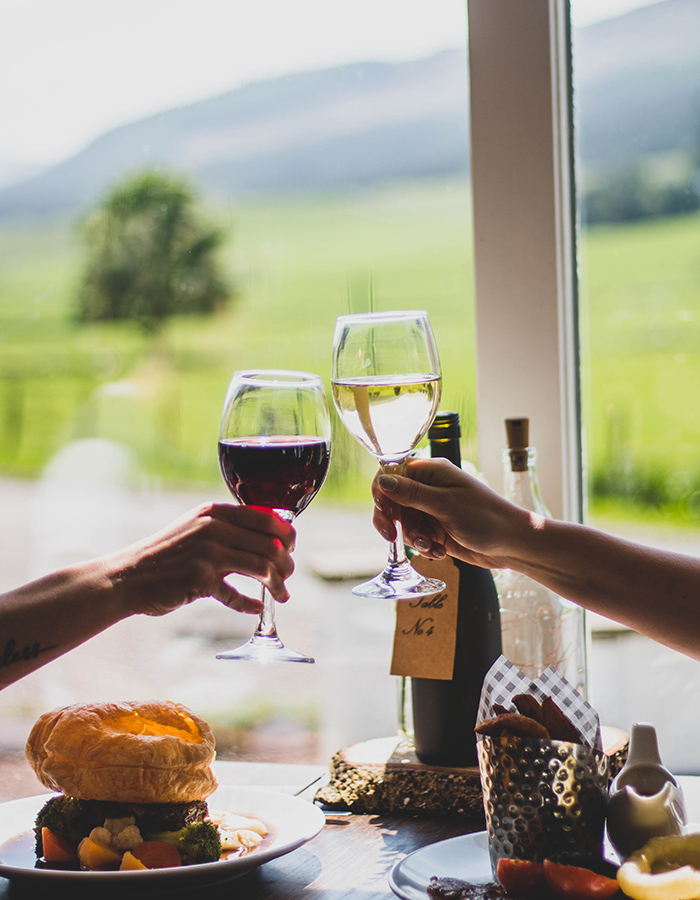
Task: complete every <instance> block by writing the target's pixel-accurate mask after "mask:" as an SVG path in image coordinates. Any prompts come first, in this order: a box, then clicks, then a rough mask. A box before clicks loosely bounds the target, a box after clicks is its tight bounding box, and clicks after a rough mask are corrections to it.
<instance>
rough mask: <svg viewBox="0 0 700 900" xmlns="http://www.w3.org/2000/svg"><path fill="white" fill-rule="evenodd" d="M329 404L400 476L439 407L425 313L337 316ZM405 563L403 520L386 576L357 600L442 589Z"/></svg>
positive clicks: (438, 380)
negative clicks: (407, 459)
mask: <svg viewBox="0 0 700 900" xmlns="http://www.w3.org/2000/svg"><path fill="white" fill-rule="evenodd" d="M331 381H332V386H333V401H334V403H335V408H336V409H337V411H338V415H339V416H340V419H341V421H342V423H343V425H344V426H345V427H346V428H347V430H348V431H349V432H350V434H351V435H352V436H353V437H354V438H355V439H356V440H357V441H359V443H360V444H362V446H363V447H365V448H366V449H367V450H368V451H369V452H370V453H371V454H372V456H374V457H375V458H376V459H377V460H378V462H379V465H380V467H381V468H382V470H383V471H384V472H387V473H394V474H399V475H400V474H401V472H402V471H403V467H404V464H405V462H406V458H407V457H408V456H409V454H410V453H411V451H412V450H413V449H414V448H415V447H416V445H417V444H418V442H419V441H420V440H421V439H422V438H423V437H424V436H425V434H426V433H427V431H428V429H429V428H430V425H431V423H432V421H433V419H434V418H435V413H436V412H437V410H438V406H439V404H440V393H441V389H442V374H441V370H440V358H439V356H438V351H437V345H436V343H435V337H434V336H433V331H432V328H431V327H430V321H429V319H428V314H427V313H426V312H423V311H415V310H405V311H398V312H386V313H364V314H361V315H353V316H340V318H339V319H338V321H337V324H336V329H335V337H334V341H333V365H332V376H331ZM444 587H445V585H444V584H443V582H441V581H438V580H437V579H434V578H424V577H423V576H422V575H420V574H419V573H418V572H416V571H415V569H414V568H413V567H412V566H411V564H410V563H409V561H408V559H407V557H406V551H405V549H404V545H403V534H402V530H401V523H400V522H396V540H395V541H394V542H393V543H392V546H391V549H390V551H389V559H388V561H387V564H386V567H385V569H384V571H383V572H381V573H380V574H379V575H377V576H376V578H373V579H371V580H370V581H368V582H366V583H364V584H360V585H357V586H356V587H354V588H353V593H354V594H357V595H358V596H360V597H376V598H382V599H383V598H389V599H396V600H401V599H409V598H411V597H422V596H426V595H427V594H434V593H437V592H438V591H441V590H443V589H444Z"/></svg>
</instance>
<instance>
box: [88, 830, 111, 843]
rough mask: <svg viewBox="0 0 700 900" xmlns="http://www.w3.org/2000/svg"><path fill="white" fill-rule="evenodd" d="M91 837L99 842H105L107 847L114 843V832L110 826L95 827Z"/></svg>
mask: <svg viewBox="0 0 700 900" xmlns="http://www.w3.org/2000/svg"><path fill="white" fill-rule="evenodd" d="M90 838H91V840H93V841H96V842H97V843H98V844H105V845H106V846H107V847H111V845H112V832H111V831H110V830H109V829H108V828H102V827H97V828H93V829H92V831H91V832H90Z"/></svg>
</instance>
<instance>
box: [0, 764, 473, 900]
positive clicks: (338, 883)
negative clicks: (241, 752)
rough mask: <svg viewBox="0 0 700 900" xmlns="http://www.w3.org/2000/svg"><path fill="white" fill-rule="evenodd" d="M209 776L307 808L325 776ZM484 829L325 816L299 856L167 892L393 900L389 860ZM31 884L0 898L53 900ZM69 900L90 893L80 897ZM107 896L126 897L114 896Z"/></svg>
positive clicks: (250, 771) (210, 899)
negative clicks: (296, 800) (288, 797)
mask: <svg viewBox="0 0 700 900" xmlns="http://www.w3.org/2000/svg"><path fill="white" fill-rule="evenodd" d="M215 770H216V774H217V777H218V779H219V781H220V783H221V784H236V785H246V786H251V787H263V788H267V789H270V790H277V791H281V792H283V793H287V794H295V795H297V796H300V797H302V798H304V799H306V800H308V801H309V802H310V801H311V800H313V796H314V794H315V792H316V790H317V789H318V787H319V786H320V785H321V784H322V783H323V779H325V778H327V775H328V773H327V770H326V769H325V768H324V767H322V766H287V765H275V764H264V763H260V764H258V763H226V762H223V763H216V764H215ZM482 828H483V821H481V820H478V819H475V820H472V821H470V820H468V819H465V818H451V819H449V818H444V817H440V816H432V815H421V816H416V817H409V816H406V817H403V816H386V817H384V816H375V815H372V816H367V815H350V816H346V817H333V816H332V814H330V813H329V814H328V817H327V822H326V825H325V826H324V828H323V830H322V831H321V833H320V834H319V835H318V836H317V837H315V838H314V839H313V840H312V841H310V842H309V843H307V844H305V845H304V846H302V847H299V848H298V849H297V850H294V851H292V852H291V853H288V854H287V855H285V856H282V857H279V858H278V859H275V860H272V861H270V862H268V863H265V864H264V865H263V866H260V867H259V868H257V869H254V870H252V871H251V872H249V873H247V874H245V875H243V876H242V877H240V878H237V879H235V880H233V881H229V882H226V883H225V884H222V885H217V886H214V887H209V888H206V889H201V888H200V889H199V890H195V891H189V890H188V891H182V892H177V893H172V892H169V896H173V897H174V898H179V900H194V898H195V897H196V898H197V900H223V898H227V900H296V898H305V900H311V898H313V900H343V898H346V897H347V898H354V900H390V898H394V900H395V897H394V894H393V893H392V891H391V889H390V888H389V883H388V875H389V872H390V870H391V868H392V866H393V865H394V863H395V862H397V861H398V860H399V859H402V858H403V857H404V856H406V854H408V853H411V852H412V851H413V850H416V849H418V848H419V847H423V846H426V845H427V844H432V843H434V842H435V841H440V840H443V839H445V838H450V837H455V836H456V835H460V834H467V833H469V832H472V831H478V830H481V829H482ZM36 885H37V882H33V883H32V885H31V886H24V885H21V884H16V885H12V884H11V883H10V882H9V881H7V880H6V879H2V878H0V900H40V898H43V897H46V898H48V897H49V896H51V897H52V898H58V895H57V894H56V893H55V891H54V892H52V891H47V892H46V893H44V891H43V890H42V891H41V892H39V891H38V890H37V886H36ZM100 894H102V892H100ZM63 896H65V894H61V897H60V900H62V898H63ZM75 896H77V897H82V896H85V897H87V896H88V895H87V894H86V895H83V894H82V892H81V893H80V894H78V893H76V895H75ZM106 896H108V897H112V896H115V897H119V896H125V897H126V896H127V895H126V894H123V893H122V892H121V891H119V892H117V893H112V892H110V893H109V894H108V895H106ZM141 896H144V895H141ZM160 896H165V894H161V895H160ZM100 900H101V898H100Z"/></svg>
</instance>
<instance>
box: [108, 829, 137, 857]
mask: <svg viewBox="0 0 700 900" xmlns="http://www.w3.org/2000/svg"><path fill="white" fill-rule="evenodd" d="M142 843H143V838H142V837H141V832H140V831H139V830H138V828H137V827H136V825H127V826H126V828H123V829H122V830H121V831H120V832H118V833H117V834H115V835H113V837H112V848H113V849H114V850H119V851H126V850H133V849H134V847H137V846H138V845H139V844H142Z"/></svg>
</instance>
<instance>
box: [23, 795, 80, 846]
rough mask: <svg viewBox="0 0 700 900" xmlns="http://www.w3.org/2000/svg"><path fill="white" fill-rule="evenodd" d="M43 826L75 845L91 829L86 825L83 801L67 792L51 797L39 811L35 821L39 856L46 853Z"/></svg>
mask: <svg viewBox="0 0 700 900" xmlns="http://www.w3.org/2000/svg"><path fill="white" fill-rule="evenodd" d="M42 828H48V829H49V831H50V832H51V833H52V834H55V835H56V836H57V837H60V838H63V839H64V840H66V841H67V842H68V843H69V844H71V845H72V846H73V847H77V846H78V844H79V843H80V841H81V840H82V839H83V838H84V837H85V835H86V834H87V833H88V832H89V831H90V828H89V827H87V826H86V822H85V810H84V807H83V804H82V802H81V801H80V800H76V799H75V798H74V797H66V795H65V794H58V795H57V796H55V797H51V798H50V799H49V800H47V801H46V803H45V804H44V805H43V806H42V807H41V809H40V810H39V812H38V813H37V817H36V820H35V822H34V837H35V839H36V855H37V856H43V855H44V847H43V842H42V838H41V830H42Z"/></svg>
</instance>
